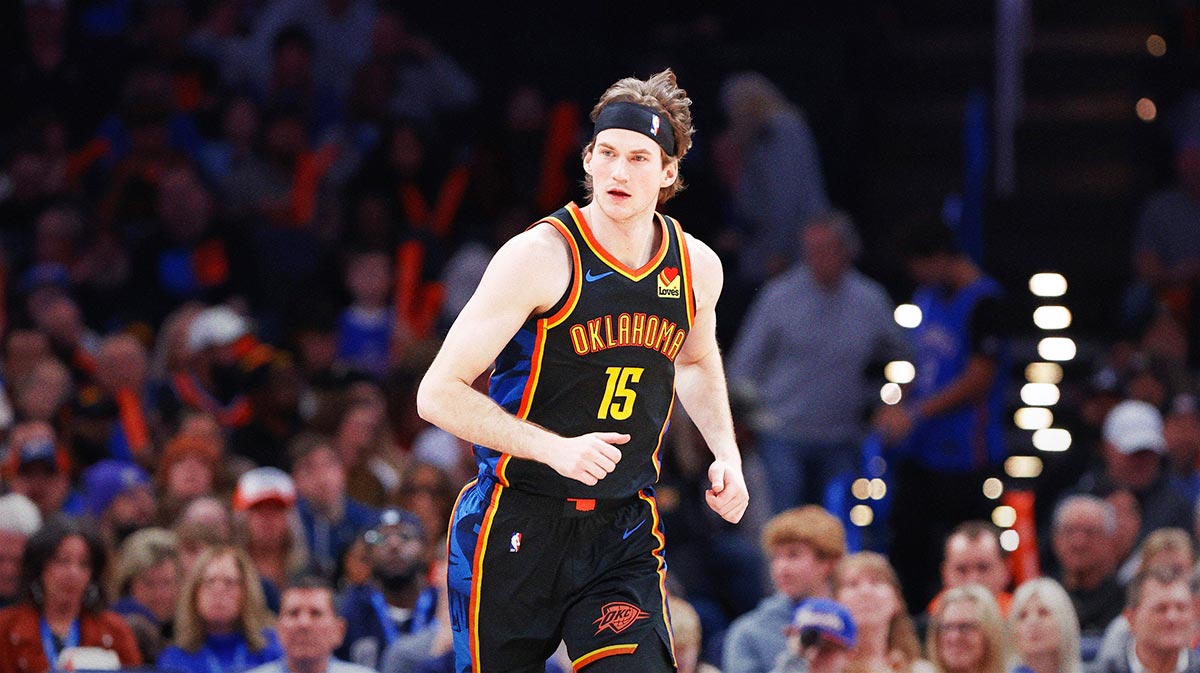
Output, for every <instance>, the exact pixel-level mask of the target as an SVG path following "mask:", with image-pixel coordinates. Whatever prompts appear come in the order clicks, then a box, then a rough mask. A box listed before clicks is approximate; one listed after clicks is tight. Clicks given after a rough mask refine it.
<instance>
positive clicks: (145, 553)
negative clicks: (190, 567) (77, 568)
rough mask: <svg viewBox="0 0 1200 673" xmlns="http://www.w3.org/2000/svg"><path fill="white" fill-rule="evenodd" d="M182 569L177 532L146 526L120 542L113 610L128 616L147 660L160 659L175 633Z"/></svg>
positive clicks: (114, 576) (113, 593) (112, 591)
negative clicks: (176, 539)
mask: <svg viewBox="0 0 1200 673" xmlns="http://www.w3.org/2000/svg"><path fill="white" fill-rule="evenodd" d="M182 575H183V573H182V570H181V568H180V562H179V548H178V546H177V545H176V541H175V534H174V533H172V532H171V531H168V530H164V529H162V528H144V529H142V530H139V531H137V532H136V533H134V534H132V535H130V536H129V537H128V538H126V539H125V542H124V544H122V545H121V553H120V556H119V557H118V558H117V563H116V570H115V571H114V572H113V577H112V583H111V584H110V585H109V586H110V587H111V595H113V596H117V597H118V599H117V602H116V603H114V604H113V610H114V611H115V612H117V613H118V614H120V615H121V616H122V617H124V618H125V621H126V622H128V623H129V626H130V628H132V629H133V632H134V635H136V636H137V639H138V647H139V648H140V649H141V652H142V659H143V660H144V661H154V660H156V659H158V654H159V652H161V651H162V648H163V647H164V646H165V645H166V644H167V643H169V642H171V639H172V638H173V637H174V620H175V603H176V600H177V599H178V597H179V584H180V580H181V577H182Z"/></svg>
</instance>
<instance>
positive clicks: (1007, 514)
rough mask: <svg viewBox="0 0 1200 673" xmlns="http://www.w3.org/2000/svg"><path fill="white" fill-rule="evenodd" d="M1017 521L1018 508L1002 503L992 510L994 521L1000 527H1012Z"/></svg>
mask: <svg viewBox="0 0 1200 673" xmlns="http://www.w3.org/2000/svg"><path fill="white" fill-rule="evenodd" d="M1016 522H1017V510H1015V509H1013V508H1012V507H1010V506H1008V505H1000V506H999V507H997V508H996V509H993V510H992V523H994V524H996V525H997V526H999V527H1000V528H1012V525H1013V524H1014V523H1016Z"/></svg>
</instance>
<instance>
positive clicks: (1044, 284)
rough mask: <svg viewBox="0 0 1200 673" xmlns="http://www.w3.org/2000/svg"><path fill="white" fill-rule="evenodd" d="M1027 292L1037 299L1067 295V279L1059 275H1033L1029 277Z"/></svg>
mask: <svg viewBox="0 0 1200 673" xmlns="http://www.w3.org/2000/svg"><path fill="white" fill-rule="evenodd" d="M1029 291H1030V292H1032V293H1033V294H1034V295H1036V296H1038V297H1061V296H1063V295H1064V294H1066V293H1067V279H1066V278H1063V275H1062V274H1061V273H1035V274H1033V275H1032V276H1030V277H1029Z"/></svg>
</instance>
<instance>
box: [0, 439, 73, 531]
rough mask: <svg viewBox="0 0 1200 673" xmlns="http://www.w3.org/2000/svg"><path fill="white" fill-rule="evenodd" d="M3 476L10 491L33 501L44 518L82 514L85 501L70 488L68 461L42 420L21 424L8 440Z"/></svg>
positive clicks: (69, 465) (69, 462)
mask: <svg viewBox="0 0 1200 673" xmlns="http://www.w3.org/2000/svg"><path fill="white" fill-rule="evenodd" d="M8 446H9V450H8V456H7V459H6V460H5V461H4V479H5V481H6V482H7V483H8V487H9V489H10V490H11V491H12V492H13V493H19V494H21V495H23V496H25V497H26V498H29V499H30V500H31V501H33V504H35V505H37V508H38V511H39V512H40V513H41V515H42V518H43V519H50V518H51V517H53V516H55V515H57V514H60V513H61V514H72V515H76V514H83V513H84V502H83V499H82V498H80V497H79V494H78V493H75V492H73V491H72V490H71V477H70V469H71V461H70V458H69V457H68V456H67V452H66V451H65V450H64V449H63V448H62V447H61V446H59V445H58V444H57V443H56V442H55V439H54V430H53V429H51V427H50V426H49V425H47V424H46V423H43V422H41V421H31V422H28V423H21V424H19V425H17V426H16V427H15V428H13V431H12V433H11V434H10V435H9V439H8Z"/></svg>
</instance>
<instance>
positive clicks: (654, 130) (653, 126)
mask: <svg viewBox="0 0 1200 673" xmlns="http://www.w3.org/2000/svg"><path fill="white" fill-rule="evenodd" d="M658 123H659V122H658V115H650V135H652V136H656V135H658Z"/></svg>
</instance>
